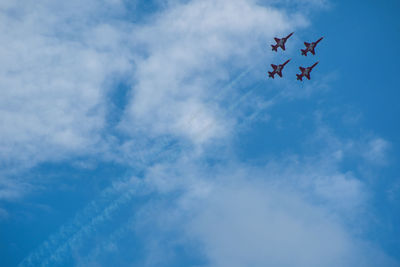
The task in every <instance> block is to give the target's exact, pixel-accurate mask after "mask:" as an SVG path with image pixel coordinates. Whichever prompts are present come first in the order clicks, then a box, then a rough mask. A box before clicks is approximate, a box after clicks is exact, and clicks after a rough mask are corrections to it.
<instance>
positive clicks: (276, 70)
mask: <svg viewBox="0 0 400 267" xmlns="http://www.w3.org/2000/svg"><path fill="white" fill-rule="evenodd" d="M289 61H290V59H288V60H286V62H285V63H283V64H280V65H278V66H277V65H274V64H271V67H272V68H273V69H274V70H273V71H272V72H271V71H268V76H269V77H271V78H272V79H274V78H275V77H274V75H275V74H278V75H279V77H282V70H283V68H284V67H285V65H286V64H287V63H288V62H289Z"/></svg>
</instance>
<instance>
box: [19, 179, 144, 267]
mask: <svg viewBox="0 0 400 267" xmlns="http://www.w3.org/2000/svg"><path fill="white" fill-rule="evenodd" d="M125 186H126V187H128V186H129V187H130V186H133V185H132V184H130V182H129V181H128V182H126V183H125ZM139 188H140V187H139ZM137 190H138V188H135V189H128V190H127V189H123V192H122V195H119V194H121V189H118V188H117V189H116V188H115V186H110V187H109V188H107V189H105V190H104V191H103V192H102V193H101V194H100V197H99V198H98V199H97V200H96V201H92V202H91V203H90V204H88V205H87V206H86V207H85V208H84V209H83V211H81V212H78V214H77V215H76V216H75V218H74V219H73V220H72V222H70V223H67V224H65V225H63V226H62V227H61V228H60V230H59V231H58V233H57V234H55V235H53V236H51V237H50V238H49V239H48V240H47V241H45V242H44V243H43V244H42V245H41V246H40V247H39V248H38V249H36V250H35V251H34V252H33V253H31V254H30V255H29V256H28V257H27V258H25V259H24V260H23V261H22V262H21V263H20V264H19V265H18V266H21V267H23V266H38V265H39V266H52V263H54V262H60V261H61V260H62V258H63V256H64V255H65V254H66V253H67V252H68V251H69V249H71V248H72V247H73V246H74V244H76V243H78V242H79V241H80V240H81V239H82V238H83V237H85V236H87V235H89V234H90V233H91V232H93V230H94V229H95V227H96V226H98V225H99V224H101V223H102V222H104V221H105V220H107V219H109V218H110V216H111V215H112V213H113V212H115V211H116V210H117V209H118V208H119V206H120V205H122V204H125V203H127V202H128V201H130V200H131V199H132V197H133V195H134V194H135V193H136V191H137ZM118 195H119V197H118ZM110 201H111V203H110V204H108V205H105V206H104V203H102V202H106V203H107V202H108V203H109V202H110Z"/></svg>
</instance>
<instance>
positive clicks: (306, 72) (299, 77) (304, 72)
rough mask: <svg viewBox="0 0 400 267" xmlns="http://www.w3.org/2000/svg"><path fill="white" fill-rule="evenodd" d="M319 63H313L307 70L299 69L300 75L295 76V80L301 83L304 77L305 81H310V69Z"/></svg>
mask: <svg viewBox="0 0 400 267" xmlns="http://www.w3.org/2000/svg"><path fill="white" fill-rule="evenodd" d="M318 62H319V61H317V62H315V63H314V65H312V66H311V67H308V68H303V67H299V69H300V71H301V74H296V76H297V80H300V81H302V80H303V77H306V78H307V79H310V78H311V77H310V72H311V71H312V69H313V68H314V67H315V66H317V64H318Z"/></svg>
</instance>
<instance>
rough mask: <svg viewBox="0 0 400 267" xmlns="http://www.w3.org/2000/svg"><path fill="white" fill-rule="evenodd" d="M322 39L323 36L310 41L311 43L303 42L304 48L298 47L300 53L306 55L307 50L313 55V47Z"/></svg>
mask: <svg viewBox="0 0 400 267" xmlns="http://www.w3.org/2000/svg"><path fill="white" fill-rule="evenodd" d="M322 39H324V37H321V38H319V39H318V40H317V41H316V42H312V43H311V44H310V43H307V42H304V45H305V46H306V49H300V50H301V54H302V55H303V56H307V52H311V54H313V55H315V50H314V48H315V47H316V46H317V44H318V43H319V42H320V41H321V40H322Z"/></svg>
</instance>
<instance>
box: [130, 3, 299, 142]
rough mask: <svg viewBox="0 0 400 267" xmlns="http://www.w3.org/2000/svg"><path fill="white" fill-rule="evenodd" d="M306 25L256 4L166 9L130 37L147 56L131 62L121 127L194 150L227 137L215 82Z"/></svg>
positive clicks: (190, 5)
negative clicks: (172, 138)
mask: <svg viewBox="0 0 400 267" xmlns="http://www.w3.org/2000/svg"><path fill="white" fill-rule="evenodd" d="M238 18H240V19H238ZM305 24H306V21H305V19H304V18H303V17H301V16H289V15H287V14H285V13H284V12H282V11H278V10H276V9H272V8H269V7H263V6H260V5H258V4H256V2H255V1H244V0H233V1H224V0H218V1H210V0H205V1H190V2H187V3H184V4H180V5H174V6H173V8H171V9H167V10H166V11H165V12H163V13H161V14H160V15H158V16H156V17H154V18H153V22H152V23H149V24H148V25H145V26H143V27H140V28H138V29H136V31H135V37H134V38H133V39H134V41H135V42H136V44H137V46H139V47H142V48H143V50H144V51H145V52H144V54H145V56H144V57H143V56H142V57H141V58H139V59H137V60H136V67H137V69H136V72H135V79H136V81H137V84H136V85H135V87H134V88H133V94H132V99H131V104H130V106H129V110H128V111H127V113H126V116H125V121H124V122H123V127H124V129H126V130H128V131H130V132H134V130H135V129H133V128H134V127H135V126H136V127H137V126H138V125H140V127H143V128H144V129H146V130H147V131H149V132H152V133H155V134H174V135H177V136H181V137H184V138H187V139H188V140H190V141H192V142H193V143H195V144H201V143H204V142H205V141H207V140H210V139H212V138H218V137H226V136H229V134H231V132H232V127H233V125H234V123H235V118H229V117H226V116H222V115H221V114H222V113H223V112H222V111H223V109H222V107H221V105H220V103H218V101H215V99H214V95H216V94H219V93H220V92H219V90H221V89H220V87H221V86H219V85H220V84H221V82H228V81H229V80H228V79H231V77H229V72H228V71H227V70H226V67H227V66H228V65H227V64H229V68H231V69H232V68H233V69H235V68H238V67H239V66H240V68H241V69H246V68H250V67H251V66H252V64H254V63H255V61H256V62H257V61H258V60H260V58H265V56H264V55H265V51H266V50H267V49H268V48H267V43H266V40H269V39H271V38H272V37H273V35H274V34H276V33H278V32H279V33H281V32H284V31H289V30H293V29H294V28H297V27H301V26H304V25H305ZM268 50H269V49H268ZM132 124H134V125H135V126H132ZM205 132H206V133H205Z"/></svg>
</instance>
